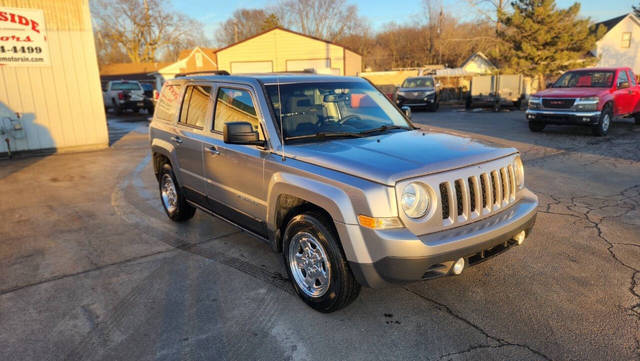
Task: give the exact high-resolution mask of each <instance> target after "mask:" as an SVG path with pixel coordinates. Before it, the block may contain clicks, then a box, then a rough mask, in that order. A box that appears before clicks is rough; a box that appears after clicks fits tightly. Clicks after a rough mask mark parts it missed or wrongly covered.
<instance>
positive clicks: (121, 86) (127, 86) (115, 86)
mask: <svg viewBox="0 0 640 361" xmlns="http://www.w3.org/2000/svg"><path fill="white" fill-rule="evenodd" d="M111 90H140V85H138V83H128V82H119V83H111Z"/></svg>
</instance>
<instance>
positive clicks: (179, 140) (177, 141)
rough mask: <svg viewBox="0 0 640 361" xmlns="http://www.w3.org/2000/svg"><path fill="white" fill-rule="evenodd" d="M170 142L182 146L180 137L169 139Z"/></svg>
mask: <svg viewBox="0 0 640 361" xmlns="http://www.w3.org/2000/svg"><path fill="white" fill-rule="evenodd" d="M171 140H173V141H174V142H176V143H178V144H182V138H180V137H171Z"/></svg>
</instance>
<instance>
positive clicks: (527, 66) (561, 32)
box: [498, 0, 603, 87]
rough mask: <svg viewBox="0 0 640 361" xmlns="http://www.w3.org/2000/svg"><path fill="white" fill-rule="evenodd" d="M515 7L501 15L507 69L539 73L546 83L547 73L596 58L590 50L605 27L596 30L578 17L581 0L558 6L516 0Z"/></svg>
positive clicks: (551, 1) (549, 2)
mask: <svg viewBox="0 0 640 361" xmlns="http://www.w3.org/2000/svg"><path fill="white" fill-rule="evenodd" d="M512 7H513V13H512V14H506V13H505V12H504V11H501V12H500V14H499V17H498V18H499V20H500V23H501V24H502V25H503V26H504V28H503V29H501V30H500V31H499V32H498V36H499V38H500V39H501V40H502V41H503V42H504V44H506V46H505V47H504V48H503V49H502V54H503V57H504V61H503V64H502V65H503V68H504V69H505V70H507V71H514V72H518V73H522V74H525V75H528V76H536V77H538V80H539V82H540V86H541V87H543V86H544V76H547V75H551V74H556V73H558V72H561V71H564V70H567V69H569V68H573V67H576V65H577V63H579V64H580V65H581V66H585V65H590V64H592V63H594V62H595V61H596V60H597V59H595V58H593V57H587V54H588V53H589V51H591V50H592V49H594V48H595V44H596V39H597V37H598V36H599V35H600V33H601V32H602V31H603V29H599V31H594V29H592V28H590V20H589V19H580V18H578V13H579V12H580V4H579V3H575V4H573V5H572V6H570V7H569V8H568V9H556V4H555V1H554V0H516V1H514V2H513V3H512Z"/></svg>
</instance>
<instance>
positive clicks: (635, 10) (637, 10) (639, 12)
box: [632, 4, 640, 18]
mask: <svg viewBox="0 0 640 361" xmlns="http://www.w3.org/2000/svg"><path fill="white" fill-rule="evenodd" d="M632 8H633V13H634V14H635V15H636V16H637V17H638V18H640V4H639V5H638V6H632Z"/></svg>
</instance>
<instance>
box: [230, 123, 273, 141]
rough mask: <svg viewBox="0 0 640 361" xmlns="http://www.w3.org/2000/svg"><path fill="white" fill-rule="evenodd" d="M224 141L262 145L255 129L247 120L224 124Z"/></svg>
mask: <svg viewBox="0 0 640 361" xmlns="http://www.w3.org/2000/svg"><path fill="white" fill-rule="evenodd" d="M223 136H224V142H225V143H227V144H244V145H259V146H262V147H264V145H265V141H264V140H260V136H259V134H258V132H257V131H255V130H253V126H252V125H251V123H249V122H231V123H226V124H225V125H224V130H223Z"/></svg>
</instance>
